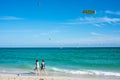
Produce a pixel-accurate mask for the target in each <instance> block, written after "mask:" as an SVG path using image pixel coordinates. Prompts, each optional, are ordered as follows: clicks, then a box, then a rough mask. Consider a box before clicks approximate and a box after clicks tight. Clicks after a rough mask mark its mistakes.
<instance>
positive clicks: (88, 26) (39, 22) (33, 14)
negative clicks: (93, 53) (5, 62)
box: [0, 0, 120, 47]
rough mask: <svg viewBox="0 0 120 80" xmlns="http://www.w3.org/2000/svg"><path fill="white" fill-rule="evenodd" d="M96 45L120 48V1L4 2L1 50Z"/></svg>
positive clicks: (0, 9) (0, 15)
mask: <svg viewBox="0 0 120 80" xmlns="http://www.w3.org/2000/svg"><path fill="white" fill-rule="evenodd" d="M83 10H95V11H96V13H95V14H83V13H82V11H83ZM96 46H97V47H120V0H0V47H96Z"/></svg>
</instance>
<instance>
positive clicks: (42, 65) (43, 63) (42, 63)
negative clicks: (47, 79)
mask: <svg viewBox="0 0 120 80" xmlns="http://www.w3.org/2000/svg"><path fill="white" fill-rule="evenodd" d="M40 68H41V69H40V72H42V71H44V73H45V74H47V72H46V70H45V61H44V60H42V62H41V67H40Z"/></svg>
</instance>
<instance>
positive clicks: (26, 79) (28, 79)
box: [0, 74, 120, 80]
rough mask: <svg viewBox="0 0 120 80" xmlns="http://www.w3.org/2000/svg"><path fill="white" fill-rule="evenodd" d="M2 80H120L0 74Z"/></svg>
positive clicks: (111, 79)
mask: <svg viewBox="0 0 120 80" xmlns="http://www.w3.org/2000/svg"><path fill="white" fill-rule="evenodd" d="M0 80H120V78H114V77H87V76H86V77H71V76H69V77H68V76H35V75H34V76H30V75H27V76H25V75H15V74H0Z"/></svg>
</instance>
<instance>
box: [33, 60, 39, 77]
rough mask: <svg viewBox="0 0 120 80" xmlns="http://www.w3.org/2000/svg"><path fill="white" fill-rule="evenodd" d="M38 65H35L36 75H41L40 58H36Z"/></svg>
mask: <svg viewBox="0 0 120 80" xmlns="http://www.w3.org/2000/svg"><path fill="white" fill-rule="evenodd" d="M35 64H36V67H35V69H34V71H35V72H36V75H40V70H39V69H40V67H39V61H38V60H36V63H35Z"/></svg>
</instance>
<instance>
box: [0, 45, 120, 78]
mask: <svg viewBox="0 0 120 80" xmlns="http://www.w3.org/2000/svg"><path fill="white" fill-rule="evenodd" d="M36 59H38V60H39V63H41V60H42V59H44V60H45V67H46V71H47V72H48V73H49V72H55V73H62V74H73V75H97V76H101V75H103V76H117V77H120V48H116V47H113V48H112V47H111V48H107V47H103V48H97V47H95V48H94V47H92V48H0V73H15V74H18V73H27V72H30V73H34V71H33V69H34V68H35V61H36Z"/></svg>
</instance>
